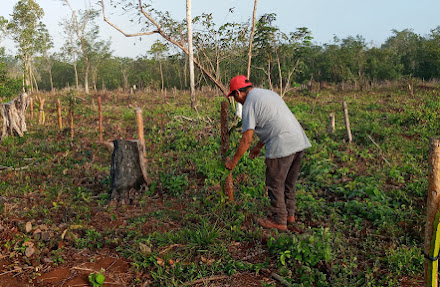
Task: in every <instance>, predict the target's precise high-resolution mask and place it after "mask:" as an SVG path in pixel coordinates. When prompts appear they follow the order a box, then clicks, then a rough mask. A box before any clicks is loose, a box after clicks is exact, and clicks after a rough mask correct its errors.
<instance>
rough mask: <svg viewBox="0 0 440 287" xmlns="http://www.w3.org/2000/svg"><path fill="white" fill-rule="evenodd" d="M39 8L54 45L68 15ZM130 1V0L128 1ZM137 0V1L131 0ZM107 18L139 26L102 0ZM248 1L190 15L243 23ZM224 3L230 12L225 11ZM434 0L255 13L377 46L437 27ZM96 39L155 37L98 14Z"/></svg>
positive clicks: (344, 0) (160, 4) (9, 2)
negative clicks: (394, 36) (403, 34)
mask: <svg viewBox="0 0 440 287" xmlns="http://www.w3.org/2000/svg"><path fill="white" fill-rule="evenodd" d="M36 1H37V3H38V4H39V5H40V6H41V7H42V8H43V9H44V11H45V16H44V18H43V22H44V23H45V24H46V25H47V27H48V29H49V32H50V34H51V35H52V37H53V40H54V43H55V50H56V51H58V50H59V48H60V47H61V46H62V45H63V43H64V38H63V31H62V29H61V27H60V24H59V23H60V21H61V20H62V19H64V18H67V17H68V16H69V15H70V11H69V10H68V8H67V7H64V6H63V5H62V4H61V1H60V0H36ZM133 1H134V0H133ZM70 2H71V4H72V6H74V8H75V9H85V8H86V3H91V4H87V6H88V7H90V6H91V7H93V8H99V6H97V4H95V3H96V2H97V0H90V1H89V0H70ZM134 2H137V1H134ZM150 2H151V4H152V5H153V7H155V8H157V9H159V10H161V11H169V12H170V13H171V15H172V17H173V18H174V19H176V20H179V21H180V20H183V19H184V18H185V9H186V1H185V0H151V1H150ZM15 3H17V1H15V0H0V16H4V17H5V18H7V19H10V15H11V14H12V10H13V6H14V5H15ZM105 3H106V6H107V9H108V10H109V11H108V12H107V14H108V15H107V17H108V18H109V19H110V20H111V21H113V22H115V23H116V24H118V25H120V26H121V28H124V30H126V32H127V33H136V32H139V27H137V26H135V25H134V24H131V23H130V22H129V18H128V17H127V16H124V15H121V14H122V10H118V12H117V13H116V14H114V15H110V12H111V10H110V3H109V0H105ZM253 5H254V0H220V1H215V0H214V1H211V0H205V1H203V0H192V7H193V9H192V16H193V17H194V16H197V15H200V14H201V13H212V14H213V16H214V22H215V23H216V24H218V25H221V24H224V23H227V22H245V21H246V20H247V19H250V17H251V16H252V11H253ZM230 8H234V9H233V11H234V12H233V13H230V12H229V9H230ZM439 11H440V1H438V0H418V1H414V0H369V1H366V0H362V1H361V0H332V1H330V0H302V1H297V0H259V1H258V6H257V17H258V16H261V15H262V14H265V13H276V14H277V21H276V23H275V25H277V26H278V27H280V29H281V30H282V31H283V32H286V33H287V32H293V31H295V29H296V28H298V27H307V28H309V30H311V32H312V36H313V37H314V40H313V41H314V42H315V43H316V44H324V43H329V42H332V39H333V37H334V36H337V37H339V38H345V37H347V36H356V35H361V36H363V37H364V38H365V39H366V41H367V42H369V43H371V44H373V45H377V46H379V45H380V44H382V43H383V42H384V41H385V40H386V39H387V38H388V37H389V36H391V35H392V33H391V30H392V29H396V30H399V31H400V30H403V29H406V28H408V29H412V30H413V31H414V32H415V33H417V34H421V35H422V36H425V35H427V34H429V33H430V30H431V29H434V28H436V27H437V26H440V17H439V16H438V12H439ZM99 23H100V28H101V38H103V39H109V38H111V39H112V41H113V43H114V44H113V46H112V49H113V51H114V55H115V56H121V57H133V58H134V57H136V56H139V55H145V54H146V52H147V51H148V50H149V48H150V45H151V43H152V42H154V41H155V40H156V39H158V38H157V36H144V37H142V41H140V40H139V38H126V37H124V36H123V35H122V34H120V33H119V32H118V31H116V30H114V29H113V28H112V27H110V26H109V25H108V24H106V23H105V22H103V20H102V17H100V18H99ZM3 44H5V46H6V48H7V51H8V53H9V54H15V53H16V49H15V47H14V44H13V43H12V42H11V41H8V40H6V41H4V42H3Z"/></svg>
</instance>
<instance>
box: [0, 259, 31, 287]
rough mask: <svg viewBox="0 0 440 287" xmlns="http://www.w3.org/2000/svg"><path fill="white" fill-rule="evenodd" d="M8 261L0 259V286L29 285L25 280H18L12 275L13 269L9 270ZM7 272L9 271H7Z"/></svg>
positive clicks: (16, 286)
mask: <svg viewBox="0 0 440 287" xmlns="http://www.w3.org/2000/svg"><path fill="white" fill-rule="evenodd" d="M8 266H9V263H8V262H7V261H4V260H0V287H26V286H31V285H28V284H27V283H25V282H20V281H19V280H18V279H17V278H16V277H15V276H14V275H15V274H17V273H15V269H12V270H9V268H8ZM8 272H9V273H8Z"/></svg>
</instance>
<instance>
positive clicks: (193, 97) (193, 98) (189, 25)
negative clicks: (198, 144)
mask: <svg viewBox="0 0 440 287" xmlns="http://www.w3.org/2000/svg"><path fill="white" fill-rule="evenodd" d="M186 25H187V30H188V56H189V82H190V90H191V108H192V109H195V108H196V93H195V83H194V51H193V39H192V38H193V35H192V17H191V0H186Z"/></svg>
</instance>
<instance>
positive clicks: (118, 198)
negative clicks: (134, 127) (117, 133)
mask: <svg viewBox="0 0 440 287" xmlns="http://www.w3.org/2000/svg"><path fill="white" fill-rule="evenodd" d="M113 145H114V150H113V155H112V163H111V168H110V178H111V192H112V193H111V200H112V201H113V202H120V203H121V204H128V203H130V204H132V203H134V202H135V201H136V199H137V197H138V195H139V192H140V191H141V190H142V189H143V188H145V187H146V186H147V185H148V183H149V181H148V177H147V171H146V167H145V160H144V146H143V145H142V143H141V142H140V141H139V140H115V141H113Z"/></svg>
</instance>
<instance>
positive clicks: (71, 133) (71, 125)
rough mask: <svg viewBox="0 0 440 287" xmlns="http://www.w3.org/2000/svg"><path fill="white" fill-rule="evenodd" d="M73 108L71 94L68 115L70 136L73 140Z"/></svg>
mask: <svg viewBox="0 0 440 287" xmlns="http://www.w3.org/2000/svg"><path fill="white" fill-rule="evenodd" d="M73 108H74V99H73V96H71V97H70V104H69V115H70V138H71V139H72V140H73V139H74V137H75V135H74V130H73V128H74V124H73Z"/></svg>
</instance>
